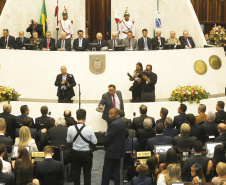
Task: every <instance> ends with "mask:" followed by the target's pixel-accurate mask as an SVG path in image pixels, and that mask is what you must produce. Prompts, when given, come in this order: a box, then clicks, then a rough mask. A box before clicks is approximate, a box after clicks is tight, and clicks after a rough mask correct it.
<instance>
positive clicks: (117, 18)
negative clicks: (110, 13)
mask: <svg viewBox="0 0 226 185" xmlns="http://www.w3.org/2000/svg"><path fill="white" fill-rule="evenodd" d="M115 22H116V24H118V22H119V12H118V6H117V7H116V10H115Z"/></svg>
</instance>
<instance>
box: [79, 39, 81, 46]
mask: <svg viewBox="0 0 226 185" xmlns="http://www.w3.org/2000/svg"><path fill="white" fill-rule="evenodd" d="M79 47H82V39H79Z"/></svg>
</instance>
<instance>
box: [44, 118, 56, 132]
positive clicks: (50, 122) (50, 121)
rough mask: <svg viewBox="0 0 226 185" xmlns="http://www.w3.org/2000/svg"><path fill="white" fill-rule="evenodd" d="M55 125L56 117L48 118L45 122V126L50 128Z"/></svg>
mask: <svg viewBox="0 0 226 185" xmlns="http://www.w3.org/2000/svg"><path fill="white" fill-rule="evenodd" d="M53 127H55V119H54V118H47V119H46V121H45V123H44V128H45V129H47V130H49V129H50V128H53Z"/></svg>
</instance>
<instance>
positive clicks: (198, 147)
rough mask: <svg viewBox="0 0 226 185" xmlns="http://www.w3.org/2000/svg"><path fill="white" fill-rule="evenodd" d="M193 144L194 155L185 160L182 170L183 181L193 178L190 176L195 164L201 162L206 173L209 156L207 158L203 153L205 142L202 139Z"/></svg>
mask: <svg viewBox="0 0 226 185" xmlns="http://www.w3.org/2000/svg"><path fill="white" fill-rule="evenodd" d="M193 146H194V155H193V156H191V157H190V158H188V159H187V160H186V161H185V163H184V166H183V168H182V170H181V179H182V182H188V181H191V180H192V179H190V178H191V167H192V165H193V164H196V163H199V164H200V165H201V166H202V169H203V174H206V170H207V164H208V162H209V158H207V157H206V156H205V155H201V152H202V149H203V144H202V142H201V141H195V142H194V144H193Z"/></svg>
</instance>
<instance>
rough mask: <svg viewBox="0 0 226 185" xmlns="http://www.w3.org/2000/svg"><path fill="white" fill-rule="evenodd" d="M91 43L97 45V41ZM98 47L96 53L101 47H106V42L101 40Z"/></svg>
mask: <svg viewBox="0 0 226 185" xmlns="http://www.w3.org/2000/svg"><path fill="white" fill-rule="evenodd" d="M93 43H98V40H94V41H93ZM98 46H99V47H97V51H100V50H101V48H102V47H105V46H107V41H106V40H101V44H100V45H98Z"/></svg>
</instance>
